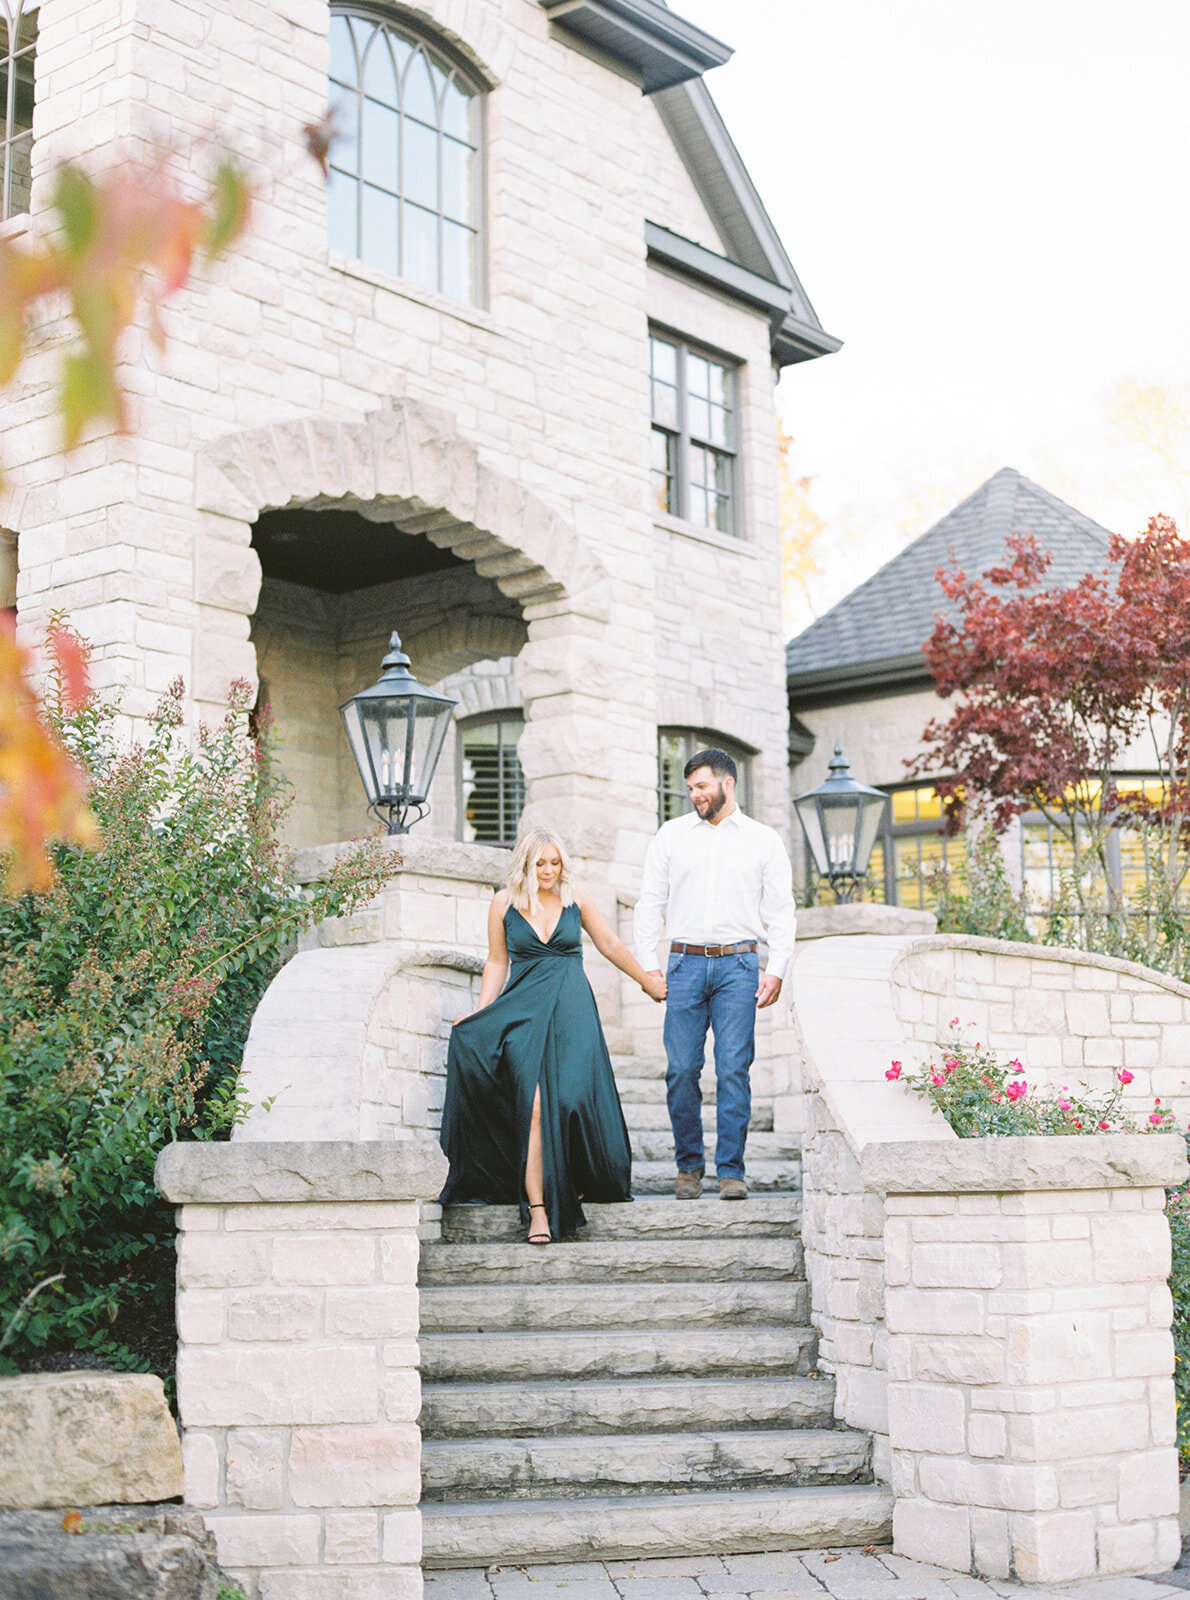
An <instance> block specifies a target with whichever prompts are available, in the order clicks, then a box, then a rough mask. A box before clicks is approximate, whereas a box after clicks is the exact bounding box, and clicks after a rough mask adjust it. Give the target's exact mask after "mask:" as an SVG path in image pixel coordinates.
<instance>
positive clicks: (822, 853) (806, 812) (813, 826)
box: [796, 794, 830, 877]
mask: <svg viewBox="0 0 1190 1600" xmlns="http://www.w3.org/2000/svg"><path fill="white" fill-rule="evenodd" d="M796 809H797V814H798V818H799V820H800V821H801V825H802V830H803V832H804V833H805V835H806V842H807V843H808V844H809V846H810V854H811V855H812V856H813V857H814V865H815V867H816V868H817V869H818V871H819V872H820V873H821V874H822V876H823V877H826V876H827V874H828V873H829V871H830V862H829V861H828V860H827V855H826V839H825V836H824V835H823V832H822V817H821V815H820V814H819V810H818V796H817V795H816V794H808V795H803V796H802V798H801V799H800V800H798V801H797V802H796Z"/></svg>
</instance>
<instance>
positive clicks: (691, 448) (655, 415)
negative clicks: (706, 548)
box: [649, 333, 739, 533]
mask: <svg viewBox="0 0 1190 1600" xmlns="http://www.w3.org/2000/svg"><path fill="white" fill-rule="evenodd" d="M649 392H650V400H651V408H652V422H653V445H652V450H653V455H652V476H653V506H654V509H655V510H657V511H661V512H666V513H668V515H670V516H674V517H681V518H683V520H684V521H686V522H693V523H694V524H695V525H696V526H697V527H700V528H713V529H715V530H716V531H717V532H719V533H737V532H738V531H739V530H738V527H737V522H738V518H737V510H736V498H737V491H736V472H737V469H736V418H735V408H736V370H735V368H734V367H731V366H728V365H727V364H726V363H725V362H723V361H720V360H717V359H716V358H715V357H714V356H710V355H707V354H705V353H704V352H703V351H700V350H696V349H695V348H694V347H693V346H691V345H688V344H686V343H685V342H684V341H682V340H680V339H671V338H669V337H668V336H667V335H664V334H660V333H653V334H650V336H649Z"/></svg>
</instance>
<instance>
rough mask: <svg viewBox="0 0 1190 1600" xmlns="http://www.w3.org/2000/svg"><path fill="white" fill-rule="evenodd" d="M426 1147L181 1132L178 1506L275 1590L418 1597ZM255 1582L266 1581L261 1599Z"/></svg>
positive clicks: (223, 1553) (162, 1176) (176, 1198)
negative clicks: (187, 1138) (228, 1138)
mask: <svg viewBox="0 0 1190 1600" xmlns="http://www.w3.org/2000/svg"><path fill="white" fill-rule="evenodd" d="M445 1176H446V1161H445V1158H444V1157H443V1155H442V1153H441V1152H440V1151H439V1150H438V1148H437V1146H436V1145H433V1144H431V1143H429V1142H428V1141H425V1140H413V1139H405V1140H402V1141H400V1142H391V1141H385V1142H381V1143H357V1144H351V1145H348V1144H337V1143H327V1142H318V1143H306V1144H285V1143H268V1144H261V1143H257V1144H243V1145H235V1144H173V1145H169V1146H168V1147H167V1148H166V1149H165V1150H164V1151H163V1152H162V1154H161V1156H160V1157H159V1158H158V1162H157V1172H156V1178H157V1186H158V1188H159V1189H160V1190H161V1192H162V1194H164V1195H165V1197H166V1199H168V1200H171V1201H173V1203H174V1204H175V1205H176V1206H177V1207H178V1225H179V1236H178V1298H177V1323H178V1410H179V1414H180V1417H181V1421H182V1426H183V1458H184V1462H185V1483H186V1499H187V1502H188V1503H189V1504H190V1505H192V1506H195V1507H197V1508H199V1509H201V1510H202V1511H203V1512H204V1514H205V1517H206V1522H207V1526H208V1527H209V1528H210V1529H211V1530H212V1531H213V1532H214V1534H215V1537H216V1540H217V1543H218V1548H219V1559H220V1562H221V1564H222V1565H223V1566H225V1567H227V1568H228V1569H229V1570H230V1571H231V1572H232V1574H233V1575H234V1576H235V1577H236V1578H237V1579H239V1580H240V1581H242V1582H244V1583H246V1584H248V1585H250V1586H252V1587H250V1590H249V1592H251V1593H255V1592H256V1588H255V1587H254V1585H255V1584H256V1583H257V1581H258V1580H259V1579H261V1578H262V1577H263V1576H265V1575H267V1577H268V1584H267V1593H268V1595H269V1596H270V1597H272V1600H322V1597H325V1596H328V1595H332V1594H333V1595H348V1594H350V1595H351V1596H352V1597H358V1600H373V1597H375V1600H380V1597H381V1596H383V1597H384V1600H418V1597H419V1596H420V1594H421V1522H420V1513H419V1511H418V1501H419V1500H420V1498H421V1434H420V1430H419V1428H418V1425H417V1418H418V1414H419V1412H420V1409H421V1389H420V1379H419V1375H418V1347H417V1334H418V1307H417V1263H418V1248H419V1247H418V1223H419V1202H420V1201H422V1200H426V1199H429V1198H431V1197H432V1196H434V1195H436V1194H437V1192H438V1190H439V1188H440V1187H441V1185H442V1182H443V1180H444V1178H445ZM265 1592H266V1590H265V1588H261V1593H262V1594H263V1593H265Z"/></svg>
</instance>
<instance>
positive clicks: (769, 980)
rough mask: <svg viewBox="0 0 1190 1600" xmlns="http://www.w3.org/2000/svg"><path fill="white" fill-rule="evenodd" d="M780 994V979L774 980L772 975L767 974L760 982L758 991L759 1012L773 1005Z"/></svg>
mask: <svg viewBox="0 0 1190 1600" xmlns="http://www.w3.org/2000/svg"><path fill="white" fill-rule="evenodd" d="M780 993H781V980H780V978H774V977H773V975H772V974H771V973H769V972H766V973H765V974H764V976H763V977H762V978H761V980H760V987H759V988H758V989H757V991H756V1009H757V1011H763V1010H764V1008H765V1006H771V1005H773V1004H774V1003H775V1002H776V999H777V996H778V995H779V994H780Z"/></svg>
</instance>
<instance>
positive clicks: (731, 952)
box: [669, 939, 756, 956]
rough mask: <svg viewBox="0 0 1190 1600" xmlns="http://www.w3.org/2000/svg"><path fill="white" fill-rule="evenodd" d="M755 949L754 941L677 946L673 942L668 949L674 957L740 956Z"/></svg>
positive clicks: (676, 943)
mask: <svg viewBox="0 0 1190 1600" xmlns="http://www.w3.org/2000/svg"><path fill="white" fill-rule="evenodd" d="M755 949H756V940H755V939H753V940H752V942H751V943H750V944H678V942H677V941H676V940H675V941H674V943H673V944H671V945H670V947H669V950H670V954H671V955H675V956H742V955H747V954H749V953H750V952H751V951H753V950H755Z"/></svg>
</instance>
